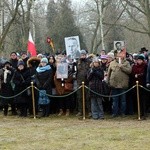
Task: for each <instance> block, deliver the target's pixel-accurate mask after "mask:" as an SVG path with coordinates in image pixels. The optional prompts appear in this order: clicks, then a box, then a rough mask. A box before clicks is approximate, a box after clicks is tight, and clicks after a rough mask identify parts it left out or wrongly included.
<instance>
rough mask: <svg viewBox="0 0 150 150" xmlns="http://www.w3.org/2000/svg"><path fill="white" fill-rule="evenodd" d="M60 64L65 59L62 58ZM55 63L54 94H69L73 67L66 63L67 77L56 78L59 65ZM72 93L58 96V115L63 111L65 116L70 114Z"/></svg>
mask: <svg viewBox="0 0 150 150" xmlns="http://www.w3.org/2000/svg"><path fill="white" fill-rule="evenodd" d="M61 63H62V65H63V63H64V64H66V63H67V62H66V59H65V58H63V59H62V61H61ZM58 64H59V63H57V71H56V75H55V76H54V83H55V86H56V94H57V95H59V96H60V95H65V94H69V93H71V92H72V91H73V69H72V64H70V63H68V78H65V79H60V78H57V74H60V73H57V72H59V69H60V68H59V67H58ZM72 99H73V98H72V95H70V96H67V97H61V98H59V114H58V116H62V115H63V114H64V113H65V115H66V116H69V115H70V109H71V104H72Z"/></svg>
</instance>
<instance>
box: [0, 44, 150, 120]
mask: <svg viewBox="0 0 150 150" xmlns="http://www.w3.org/2000/svg"><path fill="white" fill-rule="evenodd" d="M119 53H120V52H118V51H117V50H115V51H111V52H108V53H106V51H105V50H101V53H100V54H97V55H94V54H88V53H87V51H86V50H81V51H80V56H79V58H77V59H71V58H70V57H67V55H66V53H64V52H63V53H57V54H56V55H48V56H46V55H43V54H38V55H37V56H36V57H28V55H27V53H26V52H23V53H21V55H20V56H18V55H17V53H16V52H12V53H11V54H10V58H9V59H8V60H6V61H5V62H3V63H2V64H1V67H0V95H1V96H2V97H1V98H0V106H1V110H2V111H3V115H4V116H7V115H9V111H10V112H11V113H12V115H18V116H20V117H27V116H29V115H33V106H32V105H33V103H32V94H31V89H30V88H28V87H29V86H30V85H31V82H33V83H34V86H35V87H37V89H35V93H34V94H35V110H36V115H37V116H39V117H48V116H49V115H50V114H57V115H58V116H62V115H66V116H69V115H70V113H72V114H75V115H76V116H77V117H80V116H82V115H83V104H82V96H83V94H82V90H81V89H80V88H79V87H80V86H81V85H82V82H84V84H85V86H86V87H88V88H85V105H86V115H87V117H89V118H93V119H95V120H98V119H99V120H101V119H104V118H105V115H104V114H105V113H109V114H111V116H112V118H114V117H118V116H121V117H125V116H126V115H133V114H135V113H137V93H136V89H135V88H133V89H132V90H130V91H129V92H127V93H126V91H127V90H128V89H129V88H131V87H133V86H134V85H136V81H139V84H140V85H142V86H143V87H145V88H147V89H149V88H150V62H149V59H150V53H148V50H147V49H146V48H145V47H144V48H141V50H140V51H139V52H138V53H136V54H128V53H126V56H125V55H120V54H119ZM60 64H61V66H60ZM66 64H67V70H66V69H65V67H63V66H65V65H66ZM58 72H59V73H58ZM63 74H65V75H67V77H63V76H62V75H63ZM58 76H60V77H58ZM139 88H140V89H139V96H140V111H141V113H140V114H141V119H146V117H147V114H148V113H149V111H150V100H149V91H148V90H145V89H143V88H141V87H139ZM25 89H26V90H25ZM24 90H25V91H24ZM75 90H76V92H73V91H75ZM69 93H72V94H69ZM66 94H69V95H68V96H65V95H66ZM14 95H16V96H15V97H13V96H14ZM50 95H53V96H58V97H51V96H50ZM102 95H107V96H108V97H107V96H106V97H104V96H102ZM113 95H119V96H113ZM109 96H110V97H109ZM5 97H9V98H5ZM9 108H11V109H9Z"/></svg>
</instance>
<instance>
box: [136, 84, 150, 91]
mask: <svg viewBox="0 0 150 150" xmlns="http://www.w3.org/2000/svg"><path fill="white" fill-rule="evenodd" d="M139 87H141V88H143V89H144V90H146V91H148V92H150V90H149V89H147V88H145V87H144V86H142V85H139Z"/></svg>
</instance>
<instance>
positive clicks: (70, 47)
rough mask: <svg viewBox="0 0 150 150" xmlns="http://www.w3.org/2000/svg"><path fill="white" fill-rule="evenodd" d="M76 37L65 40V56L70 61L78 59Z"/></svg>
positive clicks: (78, 52) (78, 49)
mask: <svg viewBox="0 0 150 150" xmlns="http://www.w3.org/2000/svg"><path fill="white" fill-rule="evenodd" d="M78 40H79V39H78V36H74V37H68V38H65V44H66V50H67V56H70V57H71V59H76V58H79V57H80V46H79V45H78Z"/></svg>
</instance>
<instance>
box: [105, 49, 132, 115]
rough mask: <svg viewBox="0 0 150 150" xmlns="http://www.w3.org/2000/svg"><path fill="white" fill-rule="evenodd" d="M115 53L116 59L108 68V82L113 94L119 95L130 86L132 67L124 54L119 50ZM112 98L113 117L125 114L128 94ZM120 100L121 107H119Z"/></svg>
mask: <svg viewBox="0 0 150 150" xmlns="http://www.w3.org/2000/svg"><path fill="white" fill-rule="evenodd" d="M114 55H115V59H114V60H113V61H112V62H111V63H110V65H109V68H108V73H107V83H108V84H109V85H110V87H111V90H112V92H111V94H112V95H117V94H121V93H123V92H125V91H126V89H127V88H128V86H129V85H128V84H129V74H130V73H131V71H132V68H131V66H130V63H129V62H128V61H127V60H126V59H125V58H124V56H123V55H120V53H118V52H117V51H115V54H114ZM112 100H113V101H112V117H117V116H118V115H121V116H125V113H126V94H122V95H120V96H115V97H112ZM119 101H120V104H121V107H119ZM119 108H120V109H119ZM119 110H120V112H119Z"/></svg>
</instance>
